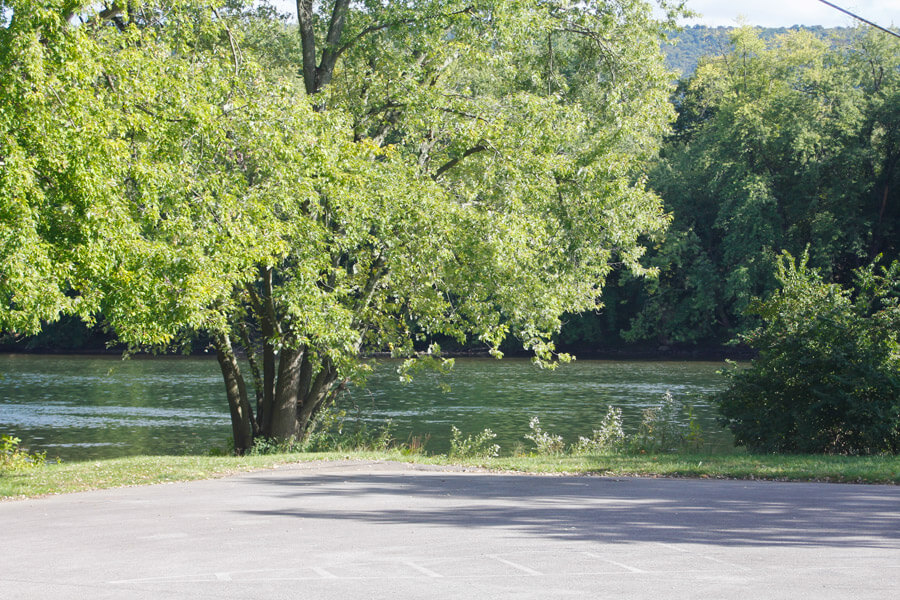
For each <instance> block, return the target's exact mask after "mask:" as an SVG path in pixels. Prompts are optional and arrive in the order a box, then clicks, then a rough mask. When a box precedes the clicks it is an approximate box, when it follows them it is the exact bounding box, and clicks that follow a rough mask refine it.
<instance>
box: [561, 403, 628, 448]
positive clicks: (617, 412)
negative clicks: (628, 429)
mask: <svg viewBox="0 0 900 600" xmlns="http://www.w3.org/2000/svg"><path fill="white" fill-rule="evenodd" d="M624 447H625V431H624V430H623V429H622V409H621V408H618V407H615V406H610V407H609V408H608V409H607V411H606V416H605V417H603V420H602V421H601V422H600V428H599V429H595V430H594V432H593V435H592V436H591V437H589V438H586V437H583V436H579V438H578V442H577V443H576V444H575V446H574V447H573V448H572V453H573V454H606V453H611V452H619V451H621V450H622V449H623V448H624Z"/></svg>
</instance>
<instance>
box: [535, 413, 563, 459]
mask: <svg viewBox="0 0 900 600" xmlns="http://www.w3.org/2000/svg"><path fill="white" fill-rule="evenodd" d="M528 427H529V428H530V429H531V433H529V434H526V435H525V439H526V440H531V441H532V442H534V445H535V447H536V448H537V453H538V454H562V453H563V451H564V450H565V448H566V446H565V444H564V443H563V439H562V436H560V435H553V434H550V433H548V432H546V431H544V430H543V429H541V421H540V419H538V418H537V417H531V421H530V422H529V423H528Z"/></svg>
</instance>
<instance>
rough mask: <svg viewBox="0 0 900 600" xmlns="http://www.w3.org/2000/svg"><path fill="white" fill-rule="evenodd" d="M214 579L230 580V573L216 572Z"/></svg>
mask: <svg viewBox="0 0 900 600" xmlns="http://www.w3.org/2000/svg"><path fill="white" fill-rule="evenodd" d="M216 580H218V581H231V573H216Z"/></svg>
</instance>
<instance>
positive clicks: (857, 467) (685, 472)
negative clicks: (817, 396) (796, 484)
mask: <svg viewBox="0 0 900 600" xmlns="http://www.w3.org/2000/svg"><path fill="white" fill-rule="evenodd" d="M337 459H358V460H393V461H401V462H414V463H420V464H432V465H442V466H459V467H480V468H485V469H490V470H495V471H499V472H517V473H555V474H574V475H607V476H628V475H638V476H644V477H693V478H711V479H770V480H778V481H827V482H843V483H881V484H894V485H897V484H900V457H897V456H871V457H850V456H818V455H816V456H808V455H802V456H792V455H788V456H783V455H765V456H760V455H751V454H741V453H737V452H736V453H734V454H683V453H682V454H655V455H651V454H648V455H609V456H569V455H566V456H516V457H500V458H493V459H486V460H485V459H457V458H454V459H449V458H447V457H446V456H443V455H439V456H423V455H411V456H410V455H404V454H403V453H401V452H397V451H387V452H362V451H359V452H323V453H303V454H272V455H266V456H248V457H243V458H235V457H221V456H219V457H211V456H138V457H131V458H117V459H111V460H98V461H88V462H72V463H60V464H47V465H44V466H42V467H38V468H35V469H31V470H28V471H22V472H17V473H5V472H4V473H0V499H10V498H30V497H39V496H45V495H49V494H65V493H72V492H81V491H87V490H95V489H104V488H112V487H122V486H133V485H149V484H159V483H168V482H173V481H190V480H195V479H212V478H216V477H223V476H225V475H229V474H233V473H239V472H245V471H252V470H258V469H271V468H275V467H277V466H279V465H284V464H290V463H296V462H307V461H314V460H337Z"/></svg>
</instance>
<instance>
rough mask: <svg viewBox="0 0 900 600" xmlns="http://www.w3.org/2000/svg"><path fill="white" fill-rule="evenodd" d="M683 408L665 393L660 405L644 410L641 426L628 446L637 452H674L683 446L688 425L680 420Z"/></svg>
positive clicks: (668, 393) (669, 394)
mask: <svg viewBox="0 0 900 600" xmlns="http://www.w3.org/2000/svg"><path fill="white" fill-rule="evenodd" d="M683 409H684V407H683V406H682V404H681V402H679V401H678V400H676V399H675V397H674V396H673V395H672V394H671V393H670V392H666V395H665V396H664V397H663V401H662V404H660V405H659V406H651V407H650V408H645V409H644V410H643V412H642V414H641V424H640V426H639V427H638V430H637V433H636V434H635V435H634V437H632V439H631V440H629V441H628V445H629V446H630V448H631V449H632V450H634V451H638V452H676V451H678V450H680V449H681V448H682V447H683V446H684V445H685V439H686V437H687V433H688V425H687V424H686V423H685V422H684V420H683V419H682V412H683Z"/></svg>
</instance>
